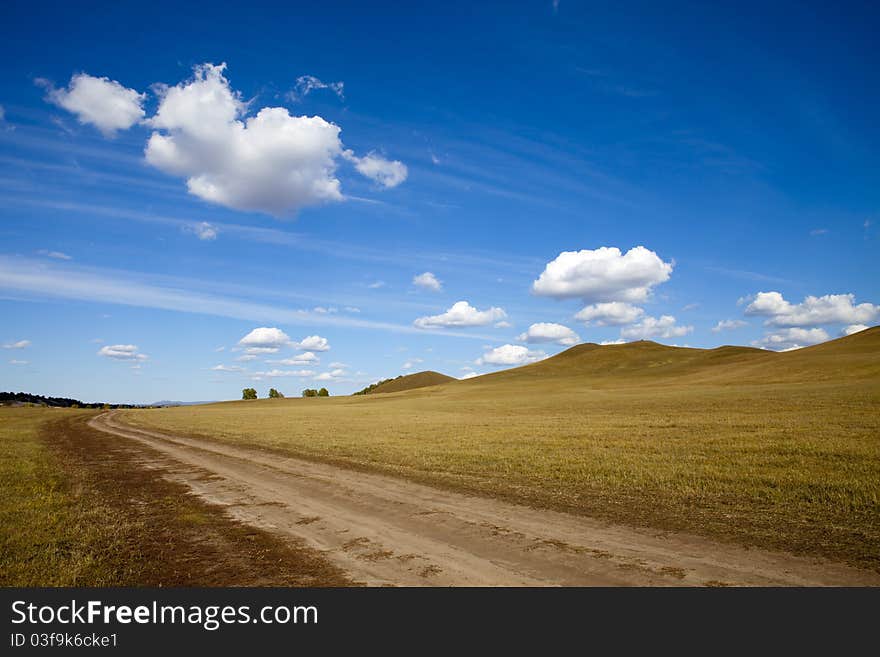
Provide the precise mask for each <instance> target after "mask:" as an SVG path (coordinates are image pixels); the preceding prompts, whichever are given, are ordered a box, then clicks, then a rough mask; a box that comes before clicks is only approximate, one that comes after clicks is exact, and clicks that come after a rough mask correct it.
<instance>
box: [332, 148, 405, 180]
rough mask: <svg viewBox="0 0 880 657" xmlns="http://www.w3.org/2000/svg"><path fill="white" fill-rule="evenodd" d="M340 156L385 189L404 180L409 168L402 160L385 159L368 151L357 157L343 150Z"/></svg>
mask: <svg viewBox="0 0 880 657" xmlns="http://www.w3.org/2000/svg"><path fill="white" fill-rule="evenodd" d="M342 156H343V157H344V158H345V159H346V160H348V161H349V162H351V163H352V164H354V168H355V169H357V170H358V173H360V174H361V175H362V176H365V177H367V178H369V179H370V180H372V181H373V182H377V183H379V184H380V185H382V186H383V187H385V188H386V189H391V188H392V187H397V186H398V185H399V184H400V183H402V182H403V181H404V180H406V178H407V176H408V175H409V170H408V169H407V168H406V165H405V164H404V163H403V162H400V161H398V160H386V159H385V158H384V157H382V156H381V155H377V154H376V153H368V154H367V155H365V156H364V157H358V156H357V155H355V154H354V153H352V152H351V151H348V150H347V151H344V152H343V153H342Z"/></svg>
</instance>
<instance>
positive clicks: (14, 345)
mask: <svg viewBox="0 0 880 657" xmlns="http://www.w3.org/2000/svg"><path fill="white" fill-rule="evenodd" d="M30 346H31V341H30V340H19V341H18V342H7V343H6V344H4V345H3V348H4V349H24V348H26V347H30Z"/></svg>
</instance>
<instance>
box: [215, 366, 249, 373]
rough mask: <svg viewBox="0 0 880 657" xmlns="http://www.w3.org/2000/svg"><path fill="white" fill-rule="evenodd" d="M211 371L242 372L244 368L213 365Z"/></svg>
mask: <svg viewBox="0 0 880 657" xmlns="http://www.w3.org/2000/svg"><path fill="white" fill-rule="evenodd" d="M211 370H212V371H214V372H243V371H244V368H243V367H239V366H238V365H214V367H212V368H211Z"/></svg>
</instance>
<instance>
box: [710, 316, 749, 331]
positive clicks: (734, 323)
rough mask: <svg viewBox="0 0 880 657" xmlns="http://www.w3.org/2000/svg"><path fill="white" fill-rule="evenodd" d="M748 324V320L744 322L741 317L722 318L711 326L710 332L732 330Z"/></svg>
mask: <svg viewBox="0 0 880 657" xmlns="http://www.w3.org/2000/svg"><path fill="white" fill-rule="evenodd" d="M748 325H749V323H748V322H744V321H743V320H741V319H722V320H721V321H720V322H718V323H717V324H716V325H715V326H713V327H712V332H713V333H720V332H721V331H734V330H736V329H738V328H742V327H743V326H748Z"/></svg>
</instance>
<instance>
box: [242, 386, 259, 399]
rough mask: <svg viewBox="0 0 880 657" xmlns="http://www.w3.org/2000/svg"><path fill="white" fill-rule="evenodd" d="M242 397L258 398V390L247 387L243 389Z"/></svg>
mask: <svg viewBox="0 0 880 657" xmlns="http://www.w3.org/2000/svg"><path fill="white" fill-rule="evenodd" d="M241 398H242V399H256V398H257V391H256V390H254V389H253V388H245V389H244V390H242V391H241Z"/></svg>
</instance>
